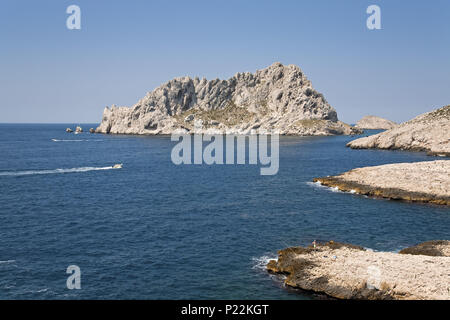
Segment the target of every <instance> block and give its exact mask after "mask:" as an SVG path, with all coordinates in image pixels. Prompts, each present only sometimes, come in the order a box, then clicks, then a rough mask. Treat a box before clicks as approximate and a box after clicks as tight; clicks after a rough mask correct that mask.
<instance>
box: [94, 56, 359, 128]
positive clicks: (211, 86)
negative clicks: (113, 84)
mask: <svg viewBox="0 0 450 320" xmlns="http://www.w3.org/2000/svg"><path fill="white" fill-rule="evenodd" d="M194 129H195V131H196V132H202V133H211V134H213V133H233V134H247V133H251V132H253V131H255V132H258V133H264V132H273V131H277V132H279V133H280V134H292V135H333V134H352V133H358V132H359V131H358V129H355V128H352V127H350V126H349V125H347V124H344V123H342V122H340V121H338V118H337V114H336V111H335V110H334V109H333V108H332V107H331V106H330V105H329V104H328V102H327V101H326V100H325V98H324V97H323V95H322V94H320V93H318V92H317V91H315V90H314V88H313V87H312V85H311V82H310V81H309V80H308V79H307V78H306V76H305V75H304V74H303V72H302V71H301V70H300V68H299V67H297V66H295V65H289V66H283V65H282V64H281V63H274V64H273V65H271V66H270V67H268V68H266V69H263V70H258V71H256V73H254V74H252V73H249V72H245V73H237V74H236V75H235V76H233V77H232V78H230V79H228V80H219V79H216V80H210V81H208V80H206V79H201V80H200V79H198V78H195V79H191V78H189V77H183V78H176V79H173V80H171V81H169V82H167V83H165V84H163V85H161V86H160V87H158V88H156V89H155V90H154V91H152V92H149V93H148V94H147V95H146V96H145V97H144V98H143V99H141V100H140V101H139V102H138V103H136V104H135V105H134V106H132V107H131V108H128V107H116V106H114V105H113V106H112V107H111V108H108V107H107V108H105V110H104V112H103V119H102V122H101V124H100V126H99V127H98V128H97V130H96V131H97V132H99V133H121V134H170V133H173V132H180V133H182V132H185V133H189V132H193V130H194Z"/></svg>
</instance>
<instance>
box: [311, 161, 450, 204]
mask: <svg viewBox="0 0 450 320" xmlns="http://www.w3.org/2000/svg"><path fill="white" fill-rule="evenodd" d="M314 182H318V183H320V184H322V185H325V186H328V187H333V188H337V189H338V190H341V191H345V192H352V193H358V194H363V195H368V196H374V197H383V198H389V199H394V200H407V201H413V202H429V203H434V204H441V205H450V187H449V186H450V160H438V161H423V162H414V163H393V164H386V165H381V166H374V167H364V168H357V169H353V170H350V171H348V172H345V173H343V174H340V175H337V176H332V177H323V178H315V179H314Z"/></svg>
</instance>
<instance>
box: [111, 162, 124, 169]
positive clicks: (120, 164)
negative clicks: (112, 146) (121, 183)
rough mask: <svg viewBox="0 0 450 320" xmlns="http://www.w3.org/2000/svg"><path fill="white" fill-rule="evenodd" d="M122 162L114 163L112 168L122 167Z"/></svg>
mask: <svg viewBox="0 0 450 320" xmlns="http://www.w3.org/2000/svg"><path fill="white" fill-rule="evenodd" d="M122 166H123V164H122V163H117V164H115V165H113V167H112V168H113V169H122Z"/></svg>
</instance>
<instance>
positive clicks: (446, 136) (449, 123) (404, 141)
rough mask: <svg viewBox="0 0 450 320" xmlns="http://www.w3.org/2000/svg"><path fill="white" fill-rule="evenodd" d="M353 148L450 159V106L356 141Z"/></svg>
mask: <svg viewBox="0 0 450 320" xmlns="http://www.w3.org/2000/svg"><path fill="white" fill-rule="evenodd" d="M347 146H348V147H351V148H353V149H368V148H378V149H400V150H411V151H427V152H428V153H429V154H432V155H440V156H450V105H449V106H446V107H443V108H440V109H437V110H434V111H432V112H428V113H425V114H422V115H420V116H418V117H416V118H414V119H412V120H410V121H407V122H404V123H402V124H400V125H398V126H396V127H394V128H393V129H390V130H387V131H385V132H382V133H379V134H376V135H373V136H369V137H365V138H360V139H356V140H354V141H351V142H349V143H348V144H347Z"/></svg>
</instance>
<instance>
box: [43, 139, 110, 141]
mask: <svg viewBox="0 0 450 320" xmlns="http://www.w3.org/2000/svg"><path fill="white" fill-rule="evenodd" d="M52 141H53V142H83V141H103V140H102V139H93V140H91V139H52Z"/></svg>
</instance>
